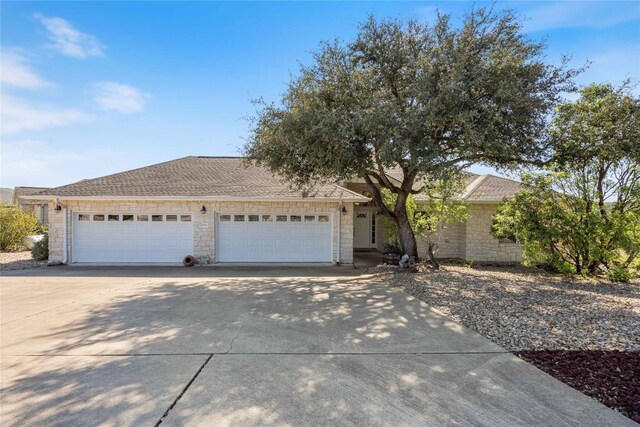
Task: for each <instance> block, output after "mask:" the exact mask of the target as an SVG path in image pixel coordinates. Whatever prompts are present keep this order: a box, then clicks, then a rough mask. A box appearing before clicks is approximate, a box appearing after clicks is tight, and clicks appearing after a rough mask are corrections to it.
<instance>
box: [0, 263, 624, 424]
mask: <svg viewBox="0 0 640 427" xmlns="http://www.w3.org/2000/svg"><path fill="white" fill-rule="evenodd" d="M358 274H359V272H358V271H357V270H354V269H353V268H351V267H345V266H343V267H322V268H320V267H317V268H304V269H302V268H298V269H296V268H290V269H282V268H279V269H276V268H251V269H250V268H239V267H236V268H230V267H225V268H216V267H211V268H193V269H183V268H166V267H164V268H163V267H156V268H142V267H137V268H95V267H94V268H77V267H49V268H41V269H35V270H30V271H21V272H13V273H10V274H3V277H2V284H1V290H2V293H1V295H0V296H1V310H2V311H1V316H0V323H2V327H1V328H2V329H1V335H0V337H1V338H0V339H1V341H0V344H1V346H0V347H1V351H2V358H1V361H0V363H1V368H2V372H1V391H2V395H1V397H0V404H1V411H0V414H1V417H2V418H1V421H0V423H1V424H2V425H3V426H13V425H15V426H19V425H20V426H22V425H34V424H35V425H64V426H70V425H77V426H87V425H114V426H122V425H132V426H139V425H151V426H152V425H158V424H162V425H174V426H182V425H203V426H213V425H215V426H226V425H229V426H231V425H233V426H236V425H305V426H306V425H332V426H334V425H363V426H371V425H395V426H403V425H407V426H409V425H421V426H424V425H450V424H462V425H487V426H489V425H490V426H516V425H598V426H607V425H610V426H614V425H615V426H622V425H634V424H633V423H632V422H631V421H630V420H628V419H627V418H624V417H622V416H621V415H619V414H617V413H615V412H613V411H611V410H609V409H607V408H606V407H604V406H602V405H600V404H599V403H597V402H595V401H594V400H592V399H590V398H588V397H586V396H584V395H582V394H581V393H579V392H577V391H575V390H573V389H571V388H569V387H568V386H565V385H564V384H562V383H560V382H558V381H556V380H554V379H553V378H551V377H549V376H548V375H546V374H544V373H542V372H541V371H539V370H537V369H536V368H534V367H533V366H531V365H529V364H527V363H525V362H523V361H521V360H520V359H518V358H516V357H514V356H512V355H510V354H509V353H506V352H505V351H503V349H501V348H500V347H498V346H496V345H494V344H493V343H491V342H489V341H488V340H486V339H484V338H482V337H481V336H479V335H477V334H475V333H473V332H470V331H469V330H467V329H465V328H464V327H462V326H461V325H460V324H458V323H456V322H453V321H451V320H450V319H448V318H446V317H445V316H443V315H441V314H440V313H438V312H436V311H434V310H432V309H430V308H429V307H428V306H426V305H424V304H423V303H421V302H420V301H417V300H415V299H413V298H411V297H409V296H407V295H406V294H404V293H403V292H401V291H400V290H397V289H392V288H389V287H388V286H387V284H386V283H385V282H384V280H382V279H379V278H374V277H370V276H365V275H358Z"/></svg>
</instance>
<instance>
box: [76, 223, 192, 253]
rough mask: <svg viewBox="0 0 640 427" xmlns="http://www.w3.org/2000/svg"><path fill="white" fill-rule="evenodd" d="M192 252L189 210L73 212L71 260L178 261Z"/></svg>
mask: <svg viewBox="0 0 640 427" xmlns="http://www.w3.org/2000/svg"><path fill="white" fill-rule="evenodd" d="M192 254H193V222H192V215H191V214H122V213H75V214H74V217H73V252H72V257H73V262H100V263H128V262H181V261H182V259H183V258H184V256H185V255H192Z"/></svg>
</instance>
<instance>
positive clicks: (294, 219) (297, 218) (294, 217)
mask: <svg viewBox="0 0 640 427" xmlns="http://www.w3.org/2000/svg"><path fill="white" fill-rule="evenodd" d="M300 221H302V217H301V216H300V215H291V222H300Z"/></svg>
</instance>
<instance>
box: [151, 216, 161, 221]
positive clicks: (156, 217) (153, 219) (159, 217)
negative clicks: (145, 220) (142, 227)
mask: <svg viewBox="0 0 640 427" xmlns="http://www.w3.org/2000/svg"><path fill="white" fill-rule="evenodd" d="M151 221H152V222H162V215H151Z"/></svg>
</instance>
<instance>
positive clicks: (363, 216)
mask: <svg viewBox="0 0 640 427" xmlns="http://www.w3.org/2000/svg"><path fill="white" fill-rule="evenodd" d="M366 217H367V214H366V213H364V212H360V213H358V214H356V218H366Z"/></svg>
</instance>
